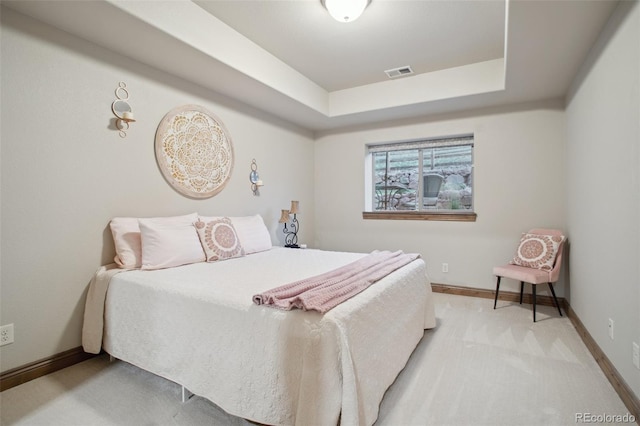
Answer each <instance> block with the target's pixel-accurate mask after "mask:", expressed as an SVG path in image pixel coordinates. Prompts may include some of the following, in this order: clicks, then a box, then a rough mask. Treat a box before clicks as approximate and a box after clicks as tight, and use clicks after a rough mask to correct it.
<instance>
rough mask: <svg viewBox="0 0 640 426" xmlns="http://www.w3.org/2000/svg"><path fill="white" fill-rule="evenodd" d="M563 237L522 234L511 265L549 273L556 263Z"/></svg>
mask: <svg viewBox="0 0 640 426" xmlns="http://www.w3.org/2000/svg"><path fill="white" fill-rule="evenodd" d="M563 240H564V235H537V234H526V233H525V234H522V238H520V245H519V246H518V251H517V252H516V255H515V256H514V257H513V259H512V260H511V262H510V263H511V264H513V265H518V266H525V267H527V268H535V269H542V270H544V271H550V270H552V269H553V264H554V263H555V261H556V255H557V254H558V248H559V247H560V243H562V241H563Z"/></svg>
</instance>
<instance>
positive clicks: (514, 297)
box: [431, 283, 566, 308]
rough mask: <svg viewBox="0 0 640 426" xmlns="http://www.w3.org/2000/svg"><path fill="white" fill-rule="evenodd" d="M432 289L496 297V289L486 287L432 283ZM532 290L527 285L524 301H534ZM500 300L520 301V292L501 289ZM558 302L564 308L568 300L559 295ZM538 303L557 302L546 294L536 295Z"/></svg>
mask: <svg viewBox="0 0 640 426" xmlns="http://www.w3.org/2000/svg"><path fill="white" fill-rule="evenodd" d="M543 288H544V289H545V291H549V290H548V288H547V286H544V287H543ZM431 289H432V290H433V291H435V292H436V293H448V294H456V295H458V296H471V297H481V298H483V299H494V298H495V297H496V292H495V290H487V289H484V288H471V287H459V286H455V285H448V284H438V283H431ZM530 291H531V287H530V285H525V288H524V292H525V293H524V295H523V296H522V303H528V304H531V303H533V296H532V295H531V293H530ZM498 300H504V301H507V302H518V303H519V302H520V293H516V292H513V291H504V290H500V293H499V294H498ZM558 303H560V306H561V307H563V308H564V306H565V303H566V302H565V300H564V298H562V297H558ZM536 304H538V305H546V306H555V303H553V297H551V296H545V295H544V294H537V295H536Z"/></svg>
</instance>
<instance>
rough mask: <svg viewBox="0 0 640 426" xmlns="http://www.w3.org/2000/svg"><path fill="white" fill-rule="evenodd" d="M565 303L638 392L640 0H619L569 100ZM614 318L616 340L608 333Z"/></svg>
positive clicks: (639, 326)
mask: <svg viewBox="0 0 640 426" xmlns="http://www.w3.org/2000/svg"><path fill="white" fill-rule="evenodd" d="M567 135H568V137H567V178H568V179H567V189H568V197H567V199H568V203H567V204H568V205H567V212H568V214H567V217H568V223H569V234H570V238H571V254H570V263H571V269H570V274H571V297H570V302H571V306H572V307H573V309H574V310H575V311H576V313H577V314H578V316H579V317H580V319H581V320H582V322H583V323H584V325H585V327H586V328H587V329H588V330H589V333H590V334H591V335H592V336H593V338H594V339H595V340H596V342H597V343H598V345H599V346H600V347H601V348H602V350H603V351H604V352H605V354H606V355H607V357H608V358H609V359H610V360H611V361H612V362H613V364H614V366H615V367H616V369H617V370H618V371H619V372H620V373H621V374H622V376H623V377H624V379H625V381H626V382H627V383H628V384H629V385H630V386H631V387H632V388H633V390H634V392H635V394H636V395H640V371H639V370H638V369H636V368H635V367H634V366H633V363H632V349H631V348H632V342H636V343H638V344H640V5H639V4H638V2H622V3H621V4H620V5H619V6H618V8H617V9H616V10H615V12H614V13H613V15H612V17H611V19H610V21H609V22H608V24H607V26H606V27H605V29H604V31H603V33H602V34H601V35H600V37H599V39H598V41H597V43H596V44H595V46H594V47H593V49H592V51H591V52H590V56H589V58H588V60H587V61H586V63H585V64H584V66H583V68H582V70H581V71H580V73H579V74H578V76H577V78H576V79H575V81H574V87H573V90H572V92H571V95H570V96H569V98H568V103H567ZM609 318H611V319H613V320H614V323H615V326H614V340H611V339H610V338H609V336H608V334H607V324H608V319H609Z"/></svg>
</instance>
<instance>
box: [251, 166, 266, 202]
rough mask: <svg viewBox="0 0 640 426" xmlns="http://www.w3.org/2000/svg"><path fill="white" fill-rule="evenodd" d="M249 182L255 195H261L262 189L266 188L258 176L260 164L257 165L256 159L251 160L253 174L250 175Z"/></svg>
mask: <svg viewBox="0 0 640 426" xmlns="http://www.w3.org/2000/svg"><path fill="white" fill-rule="evenodd" d="M249 181H250V182H251V190H252V191H253V195H255V196H258V195H260V187H261V186H264V183H263V182H262V180H260V175H259V174H258V164H257V163H256V159H255V158H254V159H253V160H251V173H249Z"/></svg>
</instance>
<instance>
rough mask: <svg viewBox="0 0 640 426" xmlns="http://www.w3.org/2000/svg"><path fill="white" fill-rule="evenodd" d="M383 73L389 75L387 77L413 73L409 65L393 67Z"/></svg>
mask: <svg viewBox="0 0 640 426" xmlns="http://www.w3.org/2000/svg"><path fill="white" fill-rule="evenodd" d="M385 73H386V74H387V75H388V76H389V78H396V77H401V76H403V75H409V74H413V70H412V69H411V67H410V66H408V65H407V66H406V67H400V68H394V69H392V70H386V71H385Z"/></svg>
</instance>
